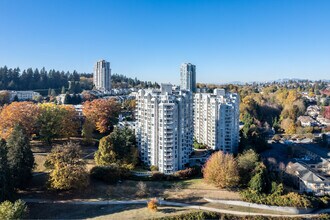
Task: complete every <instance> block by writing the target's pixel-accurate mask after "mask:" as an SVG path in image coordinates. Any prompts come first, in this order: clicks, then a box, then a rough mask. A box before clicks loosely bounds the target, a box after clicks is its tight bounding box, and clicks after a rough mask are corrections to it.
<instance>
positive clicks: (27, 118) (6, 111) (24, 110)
mask: <svg viewBox="0 0 330 220" xmlns="http://www.w3.org/2000/svg"><path fill="white" fill-rule="evenodd" d="M39 113H40V111H39V107H38V106H37V105H35V104H33V103H32V102H13V103H11V104H9V105H6V106H4V107H3V109H2V111H1V112H0V137H1V138H3V139H7V138H8V137H9V136H10V134H11V132H12V131H13V129H14V127H15V125H20V126H21V127H22V128H23V129H24V130H25V132H26V133H27V134H28V135H29V136H31V135H32V134H33V133H35V132H36V131H37V123H36V122H37V119H38V117H39Z"/></svg>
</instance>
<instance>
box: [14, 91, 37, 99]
mask: <svg viewBox="0 0 330 220" xmlns="http://www.w3.org/2000/svg"><path fill="white" fill-rule="evenodd" d="M8 92H9V94H10V101H13V100H14V99H15V97H16V96H17V99H18V101H26V100H32V99H33V97H36V96H41V95H40V93H39V92H34V91H8Z"/></svg>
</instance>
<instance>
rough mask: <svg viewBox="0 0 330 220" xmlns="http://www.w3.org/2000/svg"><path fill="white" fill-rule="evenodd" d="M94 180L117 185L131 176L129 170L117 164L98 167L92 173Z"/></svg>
mask: <svg viewBox="0 0 330 220" xmlns="http://www.w3.org/2000/svg"><path fill="white" fill-rule="evenodd" d="M90 175H91V177H92V178H93V179H97V180H101V181H103V182H105V183H108V184H114V183H117V182H118V181H119V180H123V179H127V178H128V176H129V175H130V172H129V169H126V168H125V167H120V166H118V165H116V164H112V165H110V166H96V167H93V168H92V169H91V171H90Z"/></svg>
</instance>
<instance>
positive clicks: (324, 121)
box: [316, 115, 330, 127]
mask: <svg viewBox="0 0 330 220" xmlns="http://www.w3.org/2000/svg"><path fill="white" fill-rule="evenodd" d="M316 120H317V121H318V122H319V123H320V124H321V125H324V126H327V127H330V120H329V119H327V118H325V117H323V116H321V115H319V116H318V117H317V118H316Z"/></svg>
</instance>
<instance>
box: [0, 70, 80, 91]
mask: <svg viewBox="0 0 330 220" xmlns="http://www.w3.org/2000/svg"><path fill="white" fill-rule="evenodd" d="M80 76H81V74H79V73H78V72H77V71H73V72H69V71H68V72H64V71H59V70H54V69H51V70H48V71H47V70H46V69H45V68H42V69H40V70H39V69H37V68H36V69H32V68H28V69H26V70H23V71H21V70H20V68H13V69H12V68H8V67H7V66H4V67H0V90H38V89H49V88H54V89H61V88H62V87H65V88H68V87H69V81H80Z"/></svg>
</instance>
